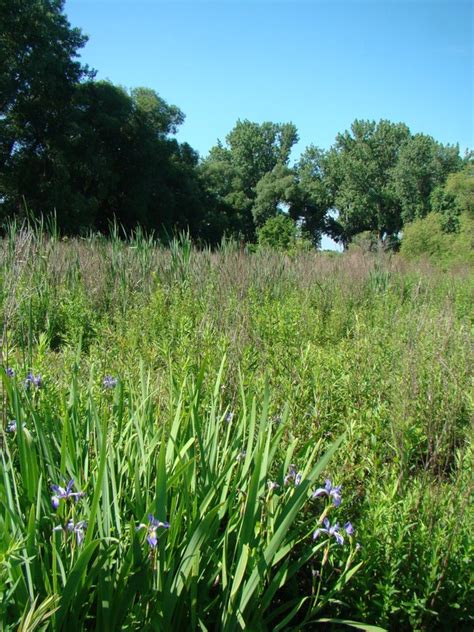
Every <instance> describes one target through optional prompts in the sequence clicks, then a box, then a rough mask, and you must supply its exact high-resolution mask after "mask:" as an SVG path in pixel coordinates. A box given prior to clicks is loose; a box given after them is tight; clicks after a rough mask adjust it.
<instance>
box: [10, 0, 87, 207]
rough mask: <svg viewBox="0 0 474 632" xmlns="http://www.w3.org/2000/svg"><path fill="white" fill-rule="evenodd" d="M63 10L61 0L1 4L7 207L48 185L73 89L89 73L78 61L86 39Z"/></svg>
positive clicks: (66, 119) (67, 115)
mask: <svg viewBox="0 0 474 632" xmlns="http://www.w3.org/2000/svg"><path fill="white" fill-rule="evenodd" d="M63 7H64V2H63V0H0V34H1V35H0V59H1V65H0V195H1V196H2V200H3V203H4V205H5V203H6V204H7V206H8V205H10V206H13V207H15V206H17V205H18V204H19V203H20V200H21V198H22V197H23V196H25V197H26V198H29V197H30V194H32V193H33V187H35V188H36V191H39V192H41V191H42V190H43V189H44V188H45V187H46V186H47V181H48V178H50V176H51V171H52V170H54V164H53V163H52V162H51V160H50V154H51V150H52V149H53V148H55V146H56V143H57V141H58V139H59V138H61V137H63V136H64V134H65V133H66V129H67V126H68V125H69V114H70V107H71V99H72V96H73V93H74V90H75V88H76V86H77V84H78V82H79V81H80V80H81V79H82V78H84V77H85V76H87V75H89V76H90V74H91V73H89V71H88V69H87V68H86V67H84V66H82V65H81V64H80V63H79V62H78V61H77V56H78V51H79V50H80V48H81V47H82V46H84V44H85V42H86V39H87V38H86V37H85V36H84V35H83V34H82V33H81V31H80V30H79V29H73V28H71V26H70V24H69V22H68V21H67V19H66V17H65V15H64V13H63Z"/></svg>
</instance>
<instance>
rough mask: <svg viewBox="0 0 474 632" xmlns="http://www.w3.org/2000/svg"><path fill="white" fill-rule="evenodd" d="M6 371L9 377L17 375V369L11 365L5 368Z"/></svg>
mask: <svg viewBox="0 0 474 632" xmlns="http://www.w3.org/2000/svg"><path fill="white" fill-rule="evenodd" d="M5 373H6V375H7V377H15V369H11V368H10V367H7V368H6V369H5Z"/></svg>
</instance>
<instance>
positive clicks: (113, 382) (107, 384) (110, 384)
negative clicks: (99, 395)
mask: <svg viewBox="0 0 474 632" xmlns="http://www.w3.org/2000/svg"><path fill="white" fill-rule="evenodd" d="M117 381H118V380H117V378H116V377H112V376H111V375H106V376H105V377H104V379H103V380H102V386H103V387H104V388H115V387H116V386H117Z"/></svg>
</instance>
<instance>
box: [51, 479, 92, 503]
mask: <svg viewBox="0 0 474 632" xmlns="http://www.w3.org/2000/svg"><path fill="white" fill-rule="evenodd" d="M73 486H74V479H73V478H71V480H70V481H69V483H68V484H67V485H66V488H64V487H59V485H51V489H52V490H53V492H55V494H54V496H51V504H52V506H53V509H54V510H56V509H57V508H58V507H59V501H60V500H61V499H63V500H69V498H73V499H74V500H75V502H77V501H78V500H79V498H82V497H83V496H84V492H73V491H71V490H72V488H73Z"/></svg>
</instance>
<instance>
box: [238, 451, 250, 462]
mask: <svg viewBox="0 0 474 632" xmlns="http://www.w3.org/2000/svg"><path fill="white" fill-rule="evenodd" d="M246 456H247V450H242V452H239V454H238V455H237V456H236V457H235V460H236V461H243V460H244V459H245V457H246Z"/></svg>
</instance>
